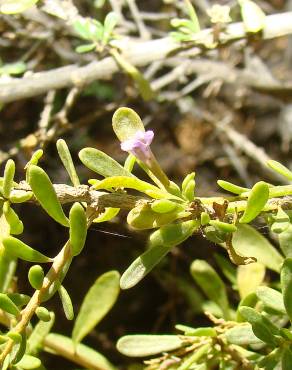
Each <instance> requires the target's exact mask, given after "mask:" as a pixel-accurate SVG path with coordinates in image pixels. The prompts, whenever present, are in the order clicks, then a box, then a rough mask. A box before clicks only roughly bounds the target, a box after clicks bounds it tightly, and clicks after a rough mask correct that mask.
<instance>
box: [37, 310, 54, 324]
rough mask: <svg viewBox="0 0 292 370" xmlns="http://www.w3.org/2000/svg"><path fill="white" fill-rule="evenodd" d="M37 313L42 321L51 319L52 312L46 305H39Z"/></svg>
mask: <svg viewBox="0 0 292 370" xmlns="http://www.w3.org/2000/svg"><path fill="white" fill-rule="evenodd" d="M35 314H36V315H37V317H38V319H39V320H41V321H44V322H49V321H50V320H51V313H50V312H49V310H47V309H46V307H37V309H36V310H35Z"/></svg>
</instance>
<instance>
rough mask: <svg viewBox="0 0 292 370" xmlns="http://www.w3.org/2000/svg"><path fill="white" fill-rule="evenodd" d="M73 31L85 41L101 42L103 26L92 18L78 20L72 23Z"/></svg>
mask: <svg viewBox="0 0 292 370" xmlns="http://www.w3.org/2000/svg"><path fill="white" fill-rule="evenodd" d="M73 27H74V30H75V31H76V32H77V34H78V35H79V36H81V37H82V38H83V39H85V40H90V41H101V39H102V35H103V25H102V24H101V23H100V22H99V21H97V20H96V19H92V18H81V17H80V18H79V19H77V21H74V22H73Z"/></svg>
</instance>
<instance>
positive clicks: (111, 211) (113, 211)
mask: <svg viewBox="0 0 292 370" xmlns="http://www.w3.org/2000/svg"><path fill="white" fill-rule="evenodd" d="M119 212H120V208H112V207H106V208H105V211H104V212H103V213H101V214H100V215H99V216H98V217H96V218H95V219H94V220H93V222H94V223H99V222H105V221H110V220H111V219H113V218H114V217H116V215H117V214H118V213H119Z"/></svg>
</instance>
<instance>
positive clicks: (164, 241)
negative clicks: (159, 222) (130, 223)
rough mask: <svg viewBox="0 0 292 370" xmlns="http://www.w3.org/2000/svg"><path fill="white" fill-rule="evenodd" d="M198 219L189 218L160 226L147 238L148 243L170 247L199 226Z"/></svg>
mask: <svg viewBox="0 0 292 370" xmlns="http://www.w3.org/2000/svg"><path fill="white" fill-rule="evenodd" d="M199 226H200V223H199V221H198V220H189V221H184V222H180V223H177V224H172V225H165V226H162V227H161V228H160V229H159V230H156V231H154V232H153V233H152V234H151V235H150V238H149V245H150V246H154V245H163V246H166V247H172V246H175V245H179V244H181V243H182V242H183V241H185V240H186V239H188V238H189V237H190V236H192V235H193V233H194V232H195V231H196V230H197V229H198V228H199Z"/></svg>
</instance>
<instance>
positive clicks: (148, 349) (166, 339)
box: [117, 334, 184, 357]
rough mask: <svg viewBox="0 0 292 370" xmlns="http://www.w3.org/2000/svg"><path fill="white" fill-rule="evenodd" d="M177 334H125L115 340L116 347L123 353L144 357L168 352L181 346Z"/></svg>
mask: <svg viewBox="0 0 292 370" xmlns="http://www.w3.org/2000/svg"><path fill="white" fill-rule="evenodd" d="M183 344H184V343H183V341H182V339H181V338H180V337H179V336H177V335H139V334H137V335H126V336H124V337H122V338H120V339H119V340H118V342H117V349H118V351H119V352H121V353H122V354H123V355H126V356H130V357H144V356H151V355H157V354H159V353H161V352H170V351H173V350H175V349H178V348H180V347H182V346H183Z"/></svg>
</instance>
